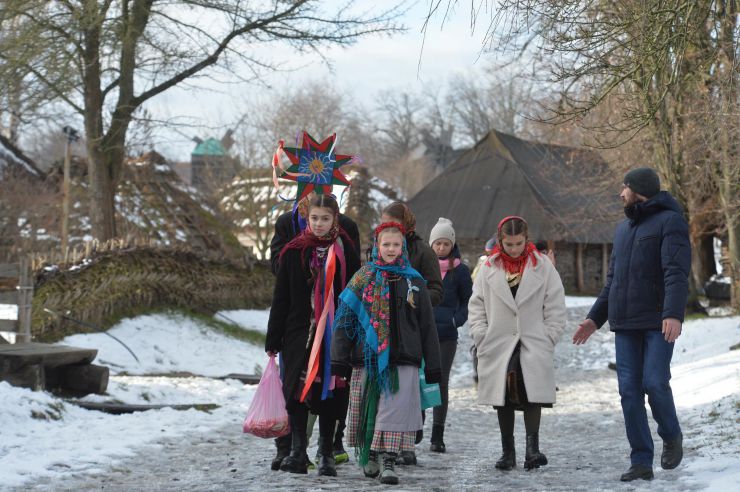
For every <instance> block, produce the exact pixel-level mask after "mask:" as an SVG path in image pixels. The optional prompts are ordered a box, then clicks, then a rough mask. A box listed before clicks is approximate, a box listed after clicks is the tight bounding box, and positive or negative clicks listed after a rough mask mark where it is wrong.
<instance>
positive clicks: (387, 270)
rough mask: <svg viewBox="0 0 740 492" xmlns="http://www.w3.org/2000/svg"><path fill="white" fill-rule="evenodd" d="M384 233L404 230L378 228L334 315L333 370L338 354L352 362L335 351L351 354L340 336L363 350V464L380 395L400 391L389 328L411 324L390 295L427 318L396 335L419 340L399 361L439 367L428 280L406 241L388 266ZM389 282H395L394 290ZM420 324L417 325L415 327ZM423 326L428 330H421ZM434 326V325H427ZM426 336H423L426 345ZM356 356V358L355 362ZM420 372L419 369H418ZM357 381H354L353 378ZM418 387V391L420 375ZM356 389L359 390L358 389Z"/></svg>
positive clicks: (387, 226)
mask: <svg viewBox="0 0 740 492" xmlns="http://www.w3.org/2000/svg"><path fill="white" fill-rule="evenodd" d="M386 229H390V230H395V232H400V234H401V237H403V226H402V225H401V224H398V223H395V222H389V223H384V224H381V225H380V226H378V228H377V229H376V230H375V241H374V244H373V250H372V259H371V261H370V262H369V263H367V264H366V265H364V266H363V267H362V268H360V270H358V271H357V273H356V274H355V275H354V276H353V277H352V279H351V280H350V282H349V283H348V285H347V287H346V288H345V290H344V291H342V293H341V294H340V296H339V298H340V301H341V303H340V306H339V308H338V310H337V313H336V317H335V339H334V342H333V345H332V366H333V368H334V366H335V364H334V362H335V356H337V357H338V358H344V359H348V356H347V355H346V354H337V353H335V352H337V351H341V352H347V351H348V349H347V347H346V344H344V345H343V344H342V343H337V336H338V335H341V339H342V340H350V341H351V344H352V347H353V348H352V349H351V350H353V352H354V353H357V352H360V353H361V354H362V359H363V368H364V374H365V380H364V381H365V382H364V385H363V386H364V390H363V391H362V403H361V405H359V407H360V409H361V414H360V417H359V426H358V427H357V432H356V440H355V447H356V448H357V451H358V461H359V463H360V465H362V466H364V465H366V464H367V463H368V461H369V457H370V447H371V444H372V441H373V436H374V434H375V417H376V414H377V413H378V404H379V402H380V400H381V395H382V394H385V395H393V394H395V393H396V392H397V391H398V389H399V375H398V374H399V373H398V367H396V366H395V365H394V364H393V363H392V360H391V356H392V354H391V345H392V343H391V336H392V335H393V334H392V333H391V329H392V326H396V325H398V324H399V323H401V324H406V323H407V321H406V317H405V316H401V315H400V314H398V310H399V308H398V307H396V306H395V305H394V306H391V302H400V303H401V304H404V303H403V302H402V301H396V300H395V299H394V300H391V299H392V298H391V293H392V292H394V293H395V292H397V294H395V297H396V298H398V297H399V296H401V295H402V294H401V292H405V296H403V297H405V300H406V303H405V304H406V306H405V307H402V309H404V310H408V309H411V310H413V311H414V312H418V313H419V314H418V315H417V316H416V317H419V318H423V321H424V323H422V322H421V321H417V322H414V323H415V324H414V327H413V328H412V329H409V328H405V331H404V333H405V334H404V335H400V334H398V333H396V334H395V335H394V336H396V337H398V336H402V337H407V336H408V337H410V336H415V337H416V338H417V340H416V343H415V345H414V346H416V347H417V348H418V350H417V352H418V353H414V354H411V355H408V354H407V355H406V360H407V362H405V363H401V362H399V363H401V364H403V365H415V366H416V368H418V366H419V364H420V362H421V358H422V356H425V357H426V356H427V355H428V354H429V355H430V356H431V359H432V360H433V361H435V363H432V366H434V367H439V342H438V341H437V339H436V328H435V327H434V321H433V313H432V310H431V303H430V301H429V295H428V293H427V292H426V288H425V286H424V280H423V278H422V277H421V275H420V274H419V272H417V271H416V270H415V269H414V268H412V267H411V265H410V263H409V259H408V252H407V250H406V244H405V240H404V241H403V249H402V253H401V254H400V255H398V256H397V257H396V258H395V259H394V260H393V261H392V262H391V263H386V262H385V261H384V260H383V258H382V255H381V254H380V252H379V237H380V235H381V233H382V232H383V231H384V230H386ZM388 232H390V231H388ZM391 283H393V289H392V288H391ZM420 303H421V304H420ZM394 312H396V316H398V318H399V319H396V320H395V321H394V320H392V319H391V316H392V313H394ZM404 312H406V311H404ZM422 313H424V316H421V314H422ZM411 317H412V318H414V317H415V316H413V315H412V316H411ZM400 318H403V320H400ZM394 323H395V325H394ZM417 324H418V325H419V326H416V325H417ZM422 324H423V325H426V326H423V327H421V325H422ZM430 324H431V326H429V325H430ZM422 328H423V329H422ZM395 329H396V330H399V332H400V331H403V330H404V328H402V327H396V328H395ZM429 329H431V331H429ZM341 331H344V333H340V332H341ZM409 333H412V335H409ZM427 335H429V337H427ZM432 337H433V338H432ZM422 338H424V340H423V341H422V340H421V339H422ZM358 348H359V349H358ZM435 349H436V350H435ZM422 352H423V353H422ZM399 355H401V356H403V354H395V356H396V357H398V356H399ZM357 358H358V357H357V356H356V357H355V359H357ZM355 364H356V362H355ZM427 365H429V363H427ZM356 370H357V369H356ZM416 370H417V371H418V369H416ZM354 383H355V379H354V377H353V384H354ZM416 386H417V388H416V389H417V390H418V372H417V379H416ZM354 389H355V390H356V388H354ZM404 391H406V390H404ZM414 411H418V412H419V414H420V409H414ZM419 419H420V416H419ZM399 445H400V444H399Z"/></svg>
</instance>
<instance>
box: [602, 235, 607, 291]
mask: <svg viewBox="0 0 740 492" xmlns="http://www.w3.org/2000/svg"><path fill="white" fill-rule="evenodd" d="M608 274H609V245H608V244H606V243H603V244H602V245H601V283H602V284H606V276H607V275H608Z"/></svg>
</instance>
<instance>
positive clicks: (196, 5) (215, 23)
mask: <svg viewBox="0 0 740 492" xmlns="http://www.w3.org/2000/svg"><path fill="white" fill-rule="evenodd" d="M396 15H397V11H395V10H390V11H385V12H381V13H379V14H378V15H370V14H361V15H353V14H352V13H351V11H350V9H349V8H348V6H345V7H343V8H339V9H338V10H337V11H336V13H328V12H325V11H324V10H323V9H322V7H321V3H320V2H318V1H316V0H295V1H278V0H274V1H265V2H261V3H255V2H249V1H246V0H233V1H212V0H192V1H189V2H186V3H172V2H168V1H164V0H161V1H158V0H77V1H65V2H47V1H43V0H9V1H6V2H3V6H2V10H0V25H3V26H5V25H6V24H7V23H8V22H11V21H13V20H14V19H18V18H20V19H21V20H20V22H17V30H14V31H12V32H7V33H6V32H4V35H3V37H2V39H1V42H0V61H1V62H2V65H1V66H0V69H1V70H2V72H0V79H2V80H6V79H7V77H8V76H9V74H13V73H21V74H24V77H25V78H24V83H27V84H28V85H30V86H33V87H43V88H44V91H40V92H38V93H37V95H38V96H39V97H40V98H42V97H46V98H47V99H51V100H54V101H60V102H63V103H65V104H66V105H67V106H68V107H69V108H71V109H73V110H74V111H75V112H76V113H77V114H79V115H80V117H81V118H82V119H83V121H84V128H85V134H86V138H87V140H86V141H87V147H88V155H89V163H90V169H89V173H88V175H89V182H90V199H91V207H90V210H91V222H92V224H93V234H94V235H95V237H97V238H98V239H108V238H111V237H114V236H115V235H116V225H115V216H114V198H115V192H116V185H117V181H118V179H119V177H120V174H121V167H122V164H123V159H124V154H125V148H126V138H127V132H128V130H129V127H130V124H131V121H132V118H133V115H134V112H135V111H136V109H137V108H139V107H140V106H141V105H142V104H144V103H145V102H147V101H149V100H150V99H152V98H154V97H156V96H157V95H159V94H162V93H163V92H165V91H167V90H168V89H170V88H172V87H174V86H176V85H183V84H184V83H185V82H186V81H190V82H195V81H197V78H198V77H204V76H211V77H212V76H215V75H219V74H226V75H228V76H229V77H230V78H231V79H232V80H233V79H234V78H236V79H240V80H248V79H253V78H255V77H259V76H260V74H261V73H264V71H269V70H274V69H276V68H277V67H278V62H276V61H273V60H263V59H259V58H258V57H257V56H256V55H255V54H254V52H253V50H252V49H250V48H252V47H253V46H256V45H264V44H268V43H274V42H282V43H286V44H289V45H291V46H293V47H294V48H296V49H297V50H299V51H304V52H305V51H311V50H318V49H319V48H320V47H321V46H323V45H346V44H350V43H352V42H354V41H355V40H357V39H358V38H359V37H362V36H365V35H368V34H373V33H380V34H389V33H393V32H395V31H397V30H398V26H397V25H396V24H394V19H395V16H396ZM240 70H243V72H242V73H243V74H246V75H238V72H239V71H240Z"/></svg>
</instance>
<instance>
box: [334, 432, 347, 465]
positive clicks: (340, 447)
mask: <svg viewBox="0 0 740 492" xmlns="http://www.w3.org/2000/svg"><path fill="white" fill-rule="evenodd" d="M344 429H345V425H344V422H339V424H338V425H337V431H336V433H335V434H334V461H335V462H336V464H337V465H341V464H342V463H346V462H348V461H349V453H347V450H346V449H344V444H343V443H342V439H344Z"/></svg>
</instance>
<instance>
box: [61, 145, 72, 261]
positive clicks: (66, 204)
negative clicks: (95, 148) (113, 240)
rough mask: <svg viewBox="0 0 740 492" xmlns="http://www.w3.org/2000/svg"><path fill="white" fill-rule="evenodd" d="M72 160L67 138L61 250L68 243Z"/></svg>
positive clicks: (70, 147)
mask: <svg viewBox="0 0 740 492" xmlns="http://www.w3.org/2000/svg"><path fill="white" fill-rule="evenodd" d="M71 160H72V143H71V142H70V138H69V137H68V138H67V146H66V149H65V152H64V181H63V184H62V251H63V252H64V251H66V250H67V246H68V245H69V243H68V242H69V184H70V179H71V178H70V175H69V174H70V171H69V168H70V161H71Z"/></svg>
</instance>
